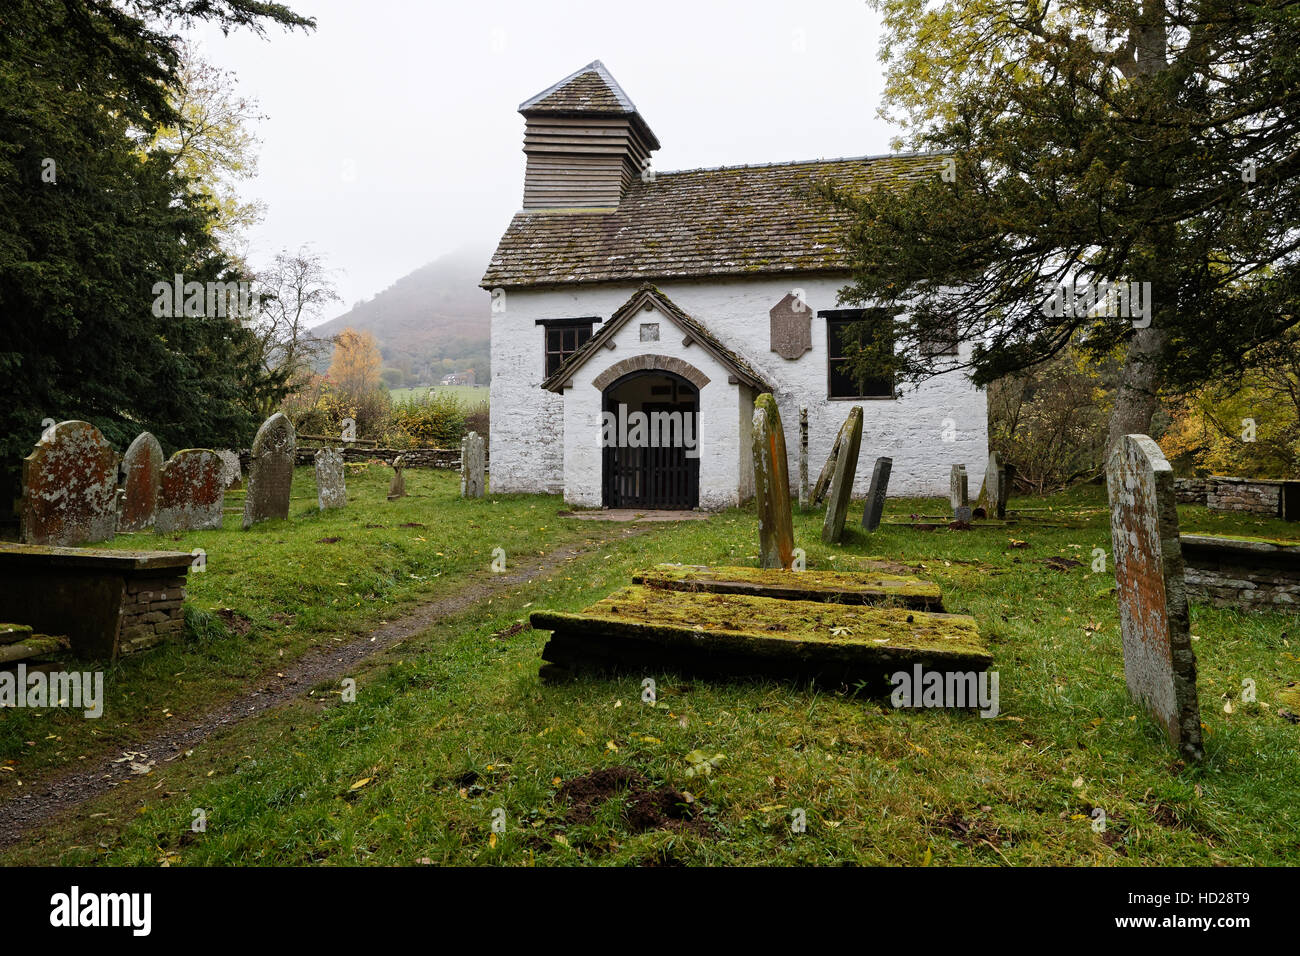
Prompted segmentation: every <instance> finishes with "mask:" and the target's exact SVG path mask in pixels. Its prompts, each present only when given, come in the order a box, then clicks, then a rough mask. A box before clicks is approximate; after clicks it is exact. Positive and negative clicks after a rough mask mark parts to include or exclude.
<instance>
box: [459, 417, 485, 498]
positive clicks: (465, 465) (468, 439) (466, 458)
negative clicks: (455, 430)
mask: <svg viewBox="0 0 1300 956" xmlns="http://www.w3.org/2000/svg"><path fill="white" fill-rule="evenodd" d="M483 472H484V443H483V436H481V435H480V434H479V433H478V432H470V433H469V434H468V435H466V436H465V437H464V438H462V439H461V440H460V496H461V497H462V498H482V497H483Z"/></svg>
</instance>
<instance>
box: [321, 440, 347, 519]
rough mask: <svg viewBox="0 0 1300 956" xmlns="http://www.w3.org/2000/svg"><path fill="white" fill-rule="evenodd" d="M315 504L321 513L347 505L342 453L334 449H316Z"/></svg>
mask: <svg viewBox="0 0 1300 956" xmlns="http://www.w3.org/2000/svg"><path fill="white" fill-rule="evenodd" d="M315 461H316V504H317V505H319V506H320V510H321V511H326V510H328V509H330V508H342V507H343V506H344V505H346V504H347V503H348V489H347V483H346V481H345V479H344V478H343V451H342V450H341V449H336V448H320V449H317V451H316V455H315Z"/></svg>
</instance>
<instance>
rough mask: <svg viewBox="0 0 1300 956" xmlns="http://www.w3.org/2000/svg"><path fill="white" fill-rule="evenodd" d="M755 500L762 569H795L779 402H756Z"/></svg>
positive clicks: (765, 399)
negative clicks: (777, 403) (793, 567)
mask: <svg viewBox="0 0 1300 956" xmlns="http://www.w3.org/2000/svg"><path fill="white" fill-rule="evenodd" d="M753 438H754V498H755V500H756V502H757V504H758V566H759V567H760V568H785V569H786V570H789V569H790V568H791V567H792V566H793V565H794V519H793V517H792V516H791V514H790V464H789V462H788V461H787V459H786V454H785V430H784V429H783V428H782V427H781V412H780V411H779V410H778V409H777V406H776V399H775V398H773V397H772V396H771V394H769V393H767V392H764V393H763V394H762V395H760V396H758V398H756V399H754V429H753Z"/></svg>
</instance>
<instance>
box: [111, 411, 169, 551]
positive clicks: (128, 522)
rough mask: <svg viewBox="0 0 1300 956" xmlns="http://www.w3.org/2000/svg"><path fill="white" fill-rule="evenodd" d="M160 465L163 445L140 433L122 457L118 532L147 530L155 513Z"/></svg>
mask: <svg viewBox="0 0 1300 956" xmlns="http://www.w3.org/2000/svg"><path fill="white" fill-rule="evenodd" d="M162 466H163V450H162V445H160V444H158V439H156V438H154V437H153V435H151V434H149V433H148V432H141V433H140V434H139V435H138V436H136V439H135V441H133V442H131V446H130V447H129V448H127V450H126V454H125V455H124V456H123V457H122V471H123V472H124V473H125V480H124V481H123V482H122V506H121V507H120V508H119V509H118V512H117V530H118V531H148V530H149V529H150V528H152V527H153V522H154V516H155V515H156V514H157V513H158V479H159V475H160V473H161V471H162Z"/></svg>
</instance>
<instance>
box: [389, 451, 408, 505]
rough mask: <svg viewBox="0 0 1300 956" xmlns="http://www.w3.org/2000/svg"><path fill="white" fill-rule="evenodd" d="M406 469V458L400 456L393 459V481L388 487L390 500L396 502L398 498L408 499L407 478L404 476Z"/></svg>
mask: <svg viewBox="0 0 1300 956" xmlns="http://www.w3.org/2000/svg"><path fill="white" fill-rule="evenodd" d="M405 467H406V458H405V457H404V456H402V455H398V456H397V457H396V458H394V459H393V481H392V483H391V484H390V485H389V486H388V500H389V501H396V500H397V499H398V498H405V497H406V478H405V477H403V475H402V469H403V468H405Z"/></svg>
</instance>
